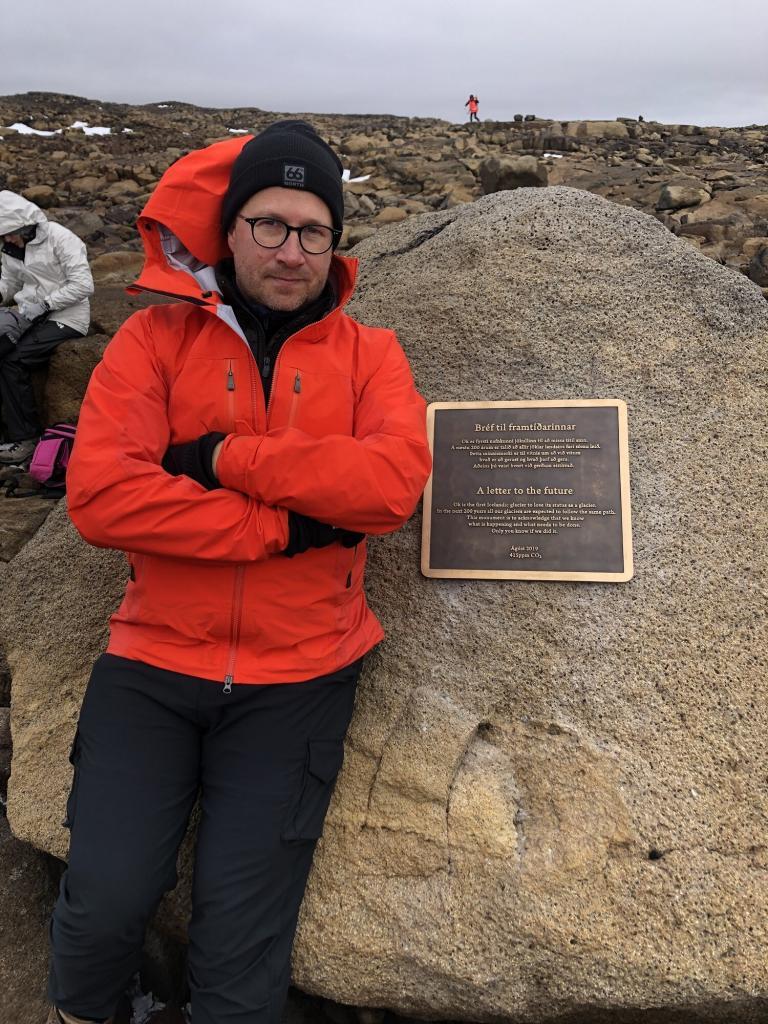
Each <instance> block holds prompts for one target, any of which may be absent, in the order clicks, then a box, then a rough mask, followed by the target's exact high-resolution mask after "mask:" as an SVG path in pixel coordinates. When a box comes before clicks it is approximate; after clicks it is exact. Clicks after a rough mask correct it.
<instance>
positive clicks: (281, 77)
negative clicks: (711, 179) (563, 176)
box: [0, 0, 768, 125]
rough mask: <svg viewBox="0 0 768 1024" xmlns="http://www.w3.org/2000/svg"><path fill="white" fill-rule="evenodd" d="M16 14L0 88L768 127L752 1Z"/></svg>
mask: <svg viewBox="0 0 768 1024" xmlns="http://www.w3.org/2000/svg"><path fill="white" fill-rule="evenodd" d="M17 11H18V13H17V15H16V17H17V18H18V19H19V21H21V20H26V22H27V26H26V27H25V26H23V25H21V24H19V27H18V33H17V35H18V39H19V42H18V44H17V45H11V46H8V45H6V47H4V50H5V52H4V56H3V61H2V65H1V66H0V92H2V93H15V92H26V91H28V90H46V91H55V92H68V93H75V94H78V95H86V96H89V97H92V98H95V99H103V100H115V101H122V102H133V103H146V102H151V101H162V100H164V99H177V100H186V101H188V102H192V103H197V104H199V105H201V106H216V107H218V106H256V107H261V108H263V109H266V110H275V111H305V112H306V111H316V112H335V113H393V114H401V115H409V116H425V117H444V118H446V119H448V120H462V119H463V117H464V106H463V104H464V100H465V99H466V97H467V95H468V93H469V92H470V91H471V92H475V93H477V94H478V95H479V97H480V100H481V107H480V114H481V117H483V118H493V119H497V120H507V119H510V118H511V117H512V115H513V114H515V113H536V114H538V115H539V116H542V117H555V118H563V119H566V118H586V117H591V118H611V117H615V116H617V115H625V116H636V115H637V114H639V113H642V114H643V115H644V116H645V117H646V118H648V119H656V120H659V121H666V122H672V123H696V124H721V125H739V124H750V123H759V124H765V123H766V122H768V71H766V62H765V53H766V50H767V49H768V18H767V17H766V15H765V5H764V0H734V2H731V3H730V4H727V5H726V4H723V3H722V2H721V0H666V2H664V0H646V2H645V3H643V4H636V3H629V4H620V3H616V2H615V0H583V2H582V3H579V4H574V3H573V2H571V0H551V2H550V3H549V4H546V5H545V4H539V5H535V4H533V5H532V4H530V3H525V4H524V3H522V2H520V0H513V2H501V0H476V2H475V3H474V4H472V5H468V4H464V5H456V6H451V7H450V8H449V7H448V6H447V5H446V4H445V3H444V0H410V2H405V0H390V2H389V3H375V4H374V3H370V2H369V0H361V2H359V3H350V4H348V5H346V6H341V5H337V4H333V5H332V4H324V3H319V2H317V0H315V2H310V0H294V2H293V3H289V2H287V0H284V2H283V3H281V4H269V5H268V4H254V3H253V0H217V2H216V3H214V4H211V3H206V4H194V3H190V2H189V0H186V2H182V0H165V2H164V3H163V4H160V3H158V2H157V0H132V2H131V4H130V5H129V6H128V7H126V6H124V5H114V6H112V5H106V4H104V3H103V0H79V2H78V3H76V4H62V3H61V2H60V0H29V2H27V3H25V4H23V5H21V6H20V7H19V8H18V9H17ZM9 35H10V33H9V32H8V26H7V23H6V24H5V25H4V38H5V39H6V40H8V39H9ZM21 40H24V42H22V41H21Z"/></svg>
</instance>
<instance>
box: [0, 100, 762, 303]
mask: <svg viewBox="0 0 768 1024" xmlns="http://www.w3.org/2000/svg"><path fill="white" fill-rule="evenodd" d="M282 116H291V117H295V116H302V117H307V118H309V119H311V121H312V122H313V123H314V124H315V126H316V127H317V128H318V130H319V131H320V132H321V133H322V134H323V135H324V136H325V137H326V138H328V139H329V141H330V142H331V143H332V144H333V145H334V146H335V147H336V148H337V149H338V151H339V152H340V153H341V154H342V156H343V158H344V163H345V167H346V168H347V169H348V170H349V172H350V176H351V178H353V179H354V178H365V180H364V181H351V182H350V183H349V184H348V186H347V189H346V212H347V230H346V232H345V236H344V239H343V241H342V247H343V248H346V247H348V246H352V245H355V244H356V243H357V242H360V241H361V240H362V239H364V238H366V237H368V236H370V235H372V234H373V233H374V232H375V231H377V230H378V229H379V228H380V227H381V226H382V225H386V224H391V223H394V222H397V221H400V220H404V219H406V218H407V217H410V216H413V215H414V214H420V213H425V212H431V211H434V210H443V209H450V208H451V207H453V206H456V205H458V204H460V203H467V202H471V201H472V200H474V199H477V198H478V197H480V196H482V195H483V194H486V193H489V192H495V191H497V190H499V189H509V188H516V187H519V186H521V185H534V186H545V185H547V184H549V185H571V186H574V187H576V188H580V189H585V190H587V191H589V192H594V193H595V194H597V195H601V196H603V197H605V198H607V199H610V200H611V201H613V202H616V203H620V204H623V205H625V206H631V207H634V208H635V209H638V210H642V211H644V212H645V213H649V214H652V215H653V216H655V217H657V218H658V219H659V220H660V221H661V222H662V223H663V224H664V225H665V226H666V227H668V228H669V229H670V230H671V231H673V232H674V233H675V234H677V235H680V236H681V237H683V238H685V239H686V240H687V241H688V242H690V244H691V245H694V246H696V247H697V248H699V249H700V250H701V251H702V252H703V253H705V254H706V255H707V256H710V257H711V258H712V259H714V260H716V261H717V262H718V263H722V264H724V265H725V266H728V267H731V268H732V269H734V270H736V271H739V272H741V273H743V274H746V275H747V276H749V277H750V278H751V279H752V280H753V281H754V282H755V283H757V284H758V285H759V286H760V287H762V288H763V289H768V125H763V126H752V127H749V128H717V127H701V126H697V125H664V124H657V123H655V122H648V121H642V120H639V119H633V118H619V119H617V120H615V121H571V122H560V121H553V120H547V119H542V118H537V117H531V116H530V115H526V117H525V118H524V117H523V116H522V115H518V117H519V120H517V119H516V120H515V121H512V122H494V121H484V122H481V123H479V124H473V125H471V126H470V125H469V124H450V123H448V122H446V121H440V120H436V119H429V118H402V117H387V116H382V115H372V116H361V115H314V114H302V115H296V114H291V115H280V114H275V113H271V112H268V111H264V110H259V109H258V108H250V107H249V108H233V109H226V110H224V109H221V110H220V109H211V108H202V107H195V106H192V105H190V104H187V103H178V102H173V101H168V102H163V103H155V104H149V105H145V106H131V105H128V104H117V103H99V102H97V101H94V100H88V99H83V98H80V97H75V96H59V95H55V94H51V93H26V94H24V95H18V96H5V97H0V138H1V139H2V142H0V187H2V188H10V189H13V190H14V191H17V192H21V193H22V194H23V195H25V196H26V197H27V198H28V199H31V200H32V201H34V202H36V203H38V204H39V205H40V206H42V207H43V208H45V209H46V210H47V211H48V212H49V214H50V216H51V217H52V218H53V219H55V220H59V221H61V223H63V224H65V225H66V226H67V227H70V228H72V229H73V230H74V231H76V232H77V233H78V234H79V235H81V236H82V237H83V238H84V239H85V241H86V242H87V243H88V247H89V251H90V253H91V255H92V256H93V257H95V258H96V259H97V260H98V258H99V257H100V256H102V255H103V254H107V253H114V252H115V251H126V250H127V251H131V250H135V249H137V248H138V245H139V243H138V238H137V235H136V232H135V230H134V227H133V224H134V221H135V220H136V217H137V214H138V212H139V210H140V209H141V207H142V205H143V203H144V201H145V199H146V197H147V195H148V194H149V192H150V191H151V189H152V187H153V186H154V184H155V183H156V181H157V180H158V178H159V177H160V175H161V174H162V173H163V171H164V170H165V169H166V168H167V167H168V166H169V165H170V164H171V163H172V162H173V161H174V160H176V159H177V158H178V157H179V156H181V155H182V154H184V153H185V152H187V151H188V150H190V149H195V148H198V147H200V146H204V145H206V144H208V143H210V142H213V141H215V140H217V139H221V138H225V137H227V136H228V135H229V134H230V133H233V132H234V133H237V132H244V131H248V132H251V131H254V130H259V129H261V128H263V127H265V126H266V125H267V124H268V123H270V122H271V121H273V120H275V119H276V118H278V117H282ZM14 125H16V126H17V127H16V128H14V127H13V126H14ZM18 126H21V127H18ZM29 129H32V130H34V131H35V132H45V133H50V134H44V135H41V134H29V133H28V130H29ZM105 129H109V133H108V134H107V133H106V132H105ZM123 261H124V263H123V265H129V261H128V258H127V257H124V258H123ZM110 265H111V266H113V267H114V261H113V262H112V264H110ZM765 294H768V291H766V293H765Z"/></svg>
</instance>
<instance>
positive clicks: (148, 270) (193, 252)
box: [128, 135, 357, 306]
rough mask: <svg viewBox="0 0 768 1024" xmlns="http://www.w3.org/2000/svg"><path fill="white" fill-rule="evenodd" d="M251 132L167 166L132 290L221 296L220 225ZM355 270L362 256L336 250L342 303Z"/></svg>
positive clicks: (205, 299) (196, 298) (144, 221)
mask: <svg viewBox="0 0 768 1024" xmlns="http://www.w3.org/2000/svg"><path fill="white" fill-rule="evenodd" d="M252 138H253V136H252V135H241V136H237V137H236V138H232V139H225V141H224V142H215V143H214V144H213V145H212V146H207V147H206V148H205V149H197V150H194V151H193V152H191V153H188V154H187V155H186V156H183V157H181V159H179V160H177V161H176V162H175V163H174V164H172V165H171V166H170V167H169V168H168V170H167V171H166V172H165V174H164V175H163V176H162V178H161V179H160V181H159V182H158V183H157V186H156V187H155V190H154V192H153V193H152V195H151V196H150V197H149V199H148V200H147V203H146V206H145V207H144V209H143V210H142V211H141V214H140V215H139V219H138V222H137V226H138V229H139V234H140V235H141V240H142V243H143V245H144V267H143V268H142V271H141V274H140V275H139V278H138V280H137V281H136V283H135V284H134V285H133V286H132V287H131V288H129V289H128V291H129V292H130V293H134V294H135V293H136V292H137V291H144V290H146V291H154V292H160V293H162V294H165V295H175V296H178V297H179V298H181V299H187V300H188V301H192V302H197V303H200V304H203V305H215V304H217V303H218V302H220V296H219V294H218V290H217V285H216V279H215V275H214V267H215V266H216V264H217V263H218V262H219V261H220V260H222V259H225V258H226V257H228V256H231V255H232V254H231V252H230V250H229V246H228V245H227V241H226V238H225V236H224V234H223V232H222V230H221V227H220V225H221V206H222V202H223V200H224V195H225V193H226V191H227V188H228V187H229V178H230V173H231V170H232V165H233V163H234V162H235V160H236V159H237V157H238V155H239V153H240V151H241V150H242V148H243V146H244V145H245V144H246V143H247V142H249V141H250V140H251V139H252ZM356 271H357V260H354V259H347V258H346V257H343V256H339V255H338V254H335V253H334V257H333V261H332V264H331V274H332V275H333V277H334V281H335V284H336V292H337V296H338V301H339V305H340V306H342V305H343V304H344V303H345V302H346V300H347V299H348V298H349V295H351V293H352V288H353V286H354V281H355V277H356Z"/></svg>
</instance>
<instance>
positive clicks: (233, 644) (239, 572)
mask: <svg viewBox="0 0 768 1024" xmlns="http://www.w3.org/2000/svg"><path fill="white" fill-rule="evenodd" d="M331 312H333V310H332V311H331ZM330 315H331V314H330V313H327V314H326V316H325V317H323V320H325V319H326V317H327V316H330ZM317 322H318V323H322V321H321V320H318V321H317ZM297 333H298V332H297ZM292 337H293V335H292V334H290V335H288V337H287V338H286V339H285V341H284V342H283V344H282V345H281V346H280V349H279V351H278V353H277V358H276V359H275V366H274V370H273V372H272V387H271V388H270V389H269V398H268V399H267V404H266V408H265V411H264V428H265V429H269V410H270V407H271V405H272V396H273V395H274V393H275V388H276V384H277V373H278V370H279V368H280V359H281V356H282V354H283V352H284V351H285V347H286V345H287V344H288V342H289V341H290V340H291V338H292ZM245 344H246V346H247V348H248V353H249V355H250V357H251V358H250V360H249V363H248V372H249V375H250V382H251V420H252V422H253V424H254V426H255V424H256V409H257V406H258V401H257V397H256V388H257V387H261V393H262V396H263V394H264V388H263V385H262V384H261V382H260V381H259V380H258V378H257V377H256V374H255V373H254V372H253V370H254V367H255V368H256V369H257V370H259V372H260V374H261V376H262V377H263V378H264V379H265V380H266V378H267V377H268V376H269V371H270V368H271V365H272V360H271V357H270V356H268V355H266V354H265V356H264V361H263V363H262V365H261V367H259V363H258V360H257V358H256V356H255V355H254V354H253V350H252V349H251V346H250V345H249V344H248V342H247V341H246V342H245ZM234 390H235V376H234V373H233V372H232V364H231V363H230V365H229V371H228V373H227V391H228V392H229V394H230V402H231V404H232V407H234V394H233V392H234ZM300 394H301V375H300V374H299V371H298V370H297V371H296V377H295V379H294V382H293V401H292V402H291V411H290V416H289V426H290V422H291V419H292V418H293V416H294V415H295V410H296V407H297V405H298V400H299V395H300ZM233 426H234V424H233ZM355 553H357V545H355ZM352 564H353V566H354V558H353V561H352ZM245 568H246V567H245V566H244V565H239V566H238V567H237V569H236V570H235V593H234V600H233V603H232V620H231V624H230V635H229V657H228V659H227V671H226V674H225V676H224V693H231V692H232V684H233V683H234V681H235V678H234V671H235V662H236V660H237V648H238V646H239V644H240V628H241V625H242V615H243V589H244V583H245ZM347 579H348V582H347V587H351V586H352V572H351V570H350V573H349V576H348V577H347Z"/></svg>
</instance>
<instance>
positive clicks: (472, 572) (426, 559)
mask: <svg viewBox="0 0 768 1024" xmlns="http://www.w3.org/2000/svg"><path fill="white" fill-rule="evenodd" d="M599 407H610V408H614V409H616V411H617V424H618V454H619V459H618V471H619V487H620V495H621V500H620V503H621V547H622V553H623V569H622V571H621V572H588V571H587V572H571V571H562V572H559V571H554V572H553V571H543V570H535V569H476V568H473V569H466V568H461V567H457V568H449V569H445V568H440V569H435V568H432V566H431V565H430V548H431V540H432V514H433V509H432V489H433V488H432V485H433V478H432V474H431V475H430V477H429V481H428V482H427V486H426V489H425V491H424V503H423V508H424V512H423V520H422V534H421V571H422V573H423V574H424V576H426V577H428V578H430V579H480V580H544V581H570V582H589V583H626V582H628V581H629V580H630V579H632V576H633V573H634V564H633V559H632V521H631V506H630V493H629V433H628V428H627V406H626V402H624V401H622V400H621V399H613V398H596V399H564V400H562V401H542V402H433V403H432V404H431V405H429V406H428V408H427V432H428V436H429V447H430V451H431V452H432V454H433V456H434V450H435V449H434V445H435V413H436V412H439V411H440V410H442V409H480V410H494V411H497V410H500V409H531V410H537V409H551V408H588V409H592V408H599Z"/></svg>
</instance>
